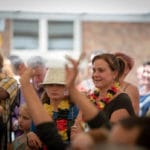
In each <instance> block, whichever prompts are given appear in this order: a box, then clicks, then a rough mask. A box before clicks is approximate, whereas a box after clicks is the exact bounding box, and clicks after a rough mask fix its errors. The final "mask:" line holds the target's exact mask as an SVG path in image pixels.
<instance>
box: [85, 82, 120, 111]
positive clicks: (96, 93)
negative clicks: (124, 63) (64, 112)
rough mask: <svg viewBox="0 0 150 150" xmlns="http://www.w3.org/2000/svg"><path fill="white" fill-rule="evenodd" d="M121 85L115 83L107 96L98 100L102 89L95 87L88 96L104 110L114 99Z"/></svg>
mask: <svg viewBox="0 0 150 150" xmlns="http://www.w3.org/2000/svg"><path fill="white" fill-rule="evenodd" d="M119 89H120V85H119V83H118V82H115V83H114V85H113V86H112V87H111V88H110V89H109V90H108V91H107V94H106V97H104V98H102V99H100V100H99V101H97V99H98V97H99V94H100V91H99V90H98V89H95V90H94V92H93V93H92V94H90V95H88V98H89V99H90V100H91V101H92V102H93V103H94V104H95V105H96V106H97V107H98V109H99V110H103V109H104V108H105V106H106V105H107V104H108V103H109V102H110V101H111V100H112V98H113V96H114V95H115V94H116V93H117V92H118V91H119Z"/></svg>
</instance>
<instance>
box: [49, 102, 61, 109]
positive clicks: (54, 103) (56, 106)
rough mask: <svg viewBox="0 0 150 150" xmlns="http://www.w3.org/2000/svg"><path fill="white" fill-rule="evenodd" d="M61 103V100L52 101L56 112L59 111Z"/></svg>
mask: <svg viewBox="0 0 150 150" xmlns="http://www.w3.org/2000/svg"><path fill="white" fill-rule="evenodd" d="M60 102H61V100H60V99H50V103H51V105H52V106H53V107H54V111H57V110H58V106H59V104H60Z"/></svg>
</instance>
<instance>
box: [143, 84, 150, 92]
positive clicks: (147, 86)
mask: <svg viewBox="0 0 150 150" xmlns="http://www.w3.org/2000/svg"><path fill="white" fill-rule="evenodd" d="M147 93H150V84H149V85H144V87H143V90H142V94H147Z"/></svg>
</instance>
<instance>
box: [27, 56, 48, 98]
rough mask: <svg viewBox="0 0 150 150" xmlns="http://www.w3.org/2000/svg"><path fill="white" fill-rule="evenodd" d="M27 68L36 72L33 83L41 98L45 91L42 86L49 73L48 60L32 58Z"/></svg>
mask: <svg viewBox="0 0 150 150" xmlns="http://www.w3.org/2000/svg"><path fill="white" fill-rule="evenodd" d="M27 66H28V67H31V68H33V69H34V70H35V72H36V75H35V76H34V77H33V78H32V83H33V86H34V88H35V90H36V92H37V93H38V95H39V96H40V97H41V95H42V93H43V91H44V89H43V87H42V86H40V84H41V83H42V82H43V79H44V77H45V74H46V71H47V67H46V60H45V59H44V58H43V57H41V56H32V57H30V58H29V59H28V60H27Z"/></svg>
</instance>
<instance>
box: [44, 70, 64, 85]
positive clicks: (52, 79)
mask: <svg viewBox="0 0 150 150" xmlns="http://www.w3.org/2000/svg"><path fill="white" fill-rule="evenodd" d="M65 80H66V77H65V69H64V68H60V67H55V68H49V69H48V70H47V72H46V75H45V78H44V80H43V83H42V84H41V85H49V84H63V85H65V84H66V83H65Z"/></svg>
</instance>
